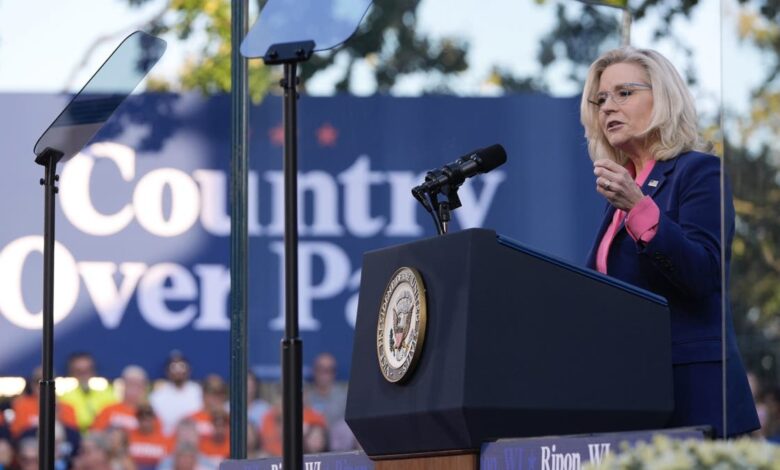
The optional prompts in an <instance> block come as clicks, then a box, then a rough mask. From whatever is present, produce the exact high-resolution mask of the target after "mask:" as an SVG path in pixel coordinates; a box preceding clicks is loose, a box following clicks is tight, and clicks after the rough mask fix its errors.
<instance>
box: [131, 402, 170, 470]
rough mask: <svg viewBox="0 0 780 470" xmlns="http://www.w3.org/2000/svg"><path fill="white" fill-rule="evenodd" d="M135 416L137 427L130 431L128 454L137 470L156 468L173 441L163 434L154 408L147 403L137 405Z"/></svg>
mask: <svg viewBox="0 0 780 470" xmlns="http://www.w3.org/2000/svg"><path fill="white" fill-rule="evenodd" d="M136 418H138V428H137V429H135V430H134V431H131V432H130V436H129V441H130V445H129V446H128V454H129V455H130V458H131V459H133V462H135V464H136V466H137V467H138V470H153V469H156V468H157V465H158V464H159V463H160V462H161V461H162V460H163V459H164V458H165V457H166V456H167V455H168V453H169V452H170V451H171V449H172V448H173V442H172V440H171V438H169V437H167V436H166V435H165V434H163V432H162V430H161V429H160V426H159V425H158V424H157V417H156V416H155V414H154V409H153V408H152V407H151V406H150V405H149V404H146V403H142V404H139V405H138V409H137V411H136Z"/></svg>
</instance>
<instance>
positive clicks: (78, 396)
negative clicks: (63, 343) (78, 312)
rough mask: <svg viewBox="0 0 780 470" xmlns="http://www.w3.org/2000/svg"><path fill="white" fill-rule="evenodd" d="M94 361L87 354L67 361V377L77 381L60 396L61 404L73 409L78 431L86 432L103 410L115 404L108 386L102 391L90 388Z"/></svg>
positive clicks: (110, 388)
mask: <svg viewBox="0 0 780 470" xmlns="http://www.w3.org/2000/svg"><path fill="white" fill-rule="evenodd" d="M95 373H96V368H95V360H94V358H93V357H92V355H91V354H89V353H87V352H77V353H74V354H72V355H71V356H70V358H69V359H68V375H70V376H71V377H74V378H75V379H76V380H78V386H77V387H76V388H74V389H73V390H71V391H69V392H68V393H66V394H64V395H63V396H62V402H63V403H67V404H69V405H70V406H72V407H73V410H74V411H75V412H76V422H77V423H78V427H79V430H81V432H86V431H87V430H88V429H89V427H90V426H92V423H93V421H95V418H96V417H97V415H98V414H99V413H100V412H101V411H103V408H105V407H107V406H109V405H112V404H114V403H116V401H117V400H116V397H115V396H114V391H113V389H112V387H111V386H110V385H109V386H107V387H106V388H104V389H95V388H93V387H92V386H90V383H89V382H90V380H91V379H93V378H94V377H95Z"/></svg>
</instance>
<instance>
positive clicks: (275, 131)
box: [268, 123, 284, 147]
mask: <svg viewBox="0 0 780 470" xmlns="http://www.w3.org/2000/svg"><path fill="white" fill-rule="evenodd" d="M268 138H270V139H271V144H272V145H274V146H276V147H281V146H282V145H284V126H283V125H282V123H279V124H277V125H275V126H274V127H272V128H270V129H268Z"/></svg>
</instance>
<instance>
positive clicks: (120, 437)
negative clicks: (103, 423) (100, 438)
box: [102, 427, 136, 470]
mask: <svg viewBox="0 0 780 470" xmlns="http://www.w3.org/2000/svg"><path fill="white" fill-rule="evenodd" d="M102 432H103V435H104V436H105V439H106V445H107V446H108V460H109V462H111V469H112V470H136V466H135V462H133V459H131V458H130V450H129V449H130V440H129V439H130V438H129V436H128V434H127V430H126V429H124V428H120V427H109V428H108V429H106V430H104V431H102Z"/></svg>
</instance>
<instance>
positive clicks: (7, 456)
mask: <svg viewBox="0 0 780 470" xmlns="http://www.w3.org/2000/svg"><path fill="white" fill-rule="evenodd" d="M13 461H14V448H13V446H12V445H11V441H10V440H9V439H0V469H6V468H10V467H11V463H12V462H13Z"/></svg>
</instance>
